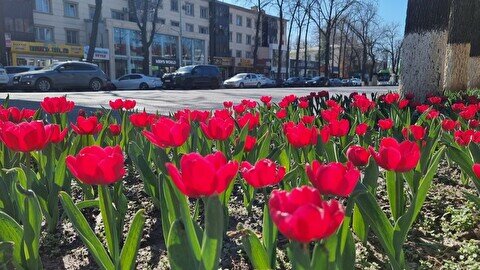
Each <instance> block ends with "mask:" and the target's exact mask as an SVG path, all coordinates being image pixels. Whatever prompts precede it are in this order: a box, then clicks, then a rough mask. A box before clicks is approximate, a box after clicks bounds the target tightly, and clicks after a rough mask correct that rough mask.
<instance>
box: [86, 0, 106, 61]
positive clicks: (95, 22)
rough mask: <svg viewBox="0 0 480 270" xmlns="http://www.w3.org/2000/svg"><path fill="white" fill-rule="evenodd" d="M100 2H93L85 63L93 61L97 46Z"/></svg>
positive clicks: (100, 12)
mask: <svg viewBox="0 0 480 270" xmlns="http://www.w3.org/2000/svg"><path fill="white" fill-rule="evenodd" d="M102 2H103V1H102V0H95V12H94V13H93V20H92V31H91V34H90V41H89V45H88V53H87V59H86V60H87V62H92V61H93V56H94V54H95V46H97V36H98V23H99V22H100V16H101V15H102Z"/></svg>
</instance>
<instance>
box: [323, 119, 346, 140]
mask: <svg viewBox="0 0 480 270" xmlns="http://www.w3.org/2000/svg"><path fill="white" fill-rule="evenodd" d="M328 127H329V129H330V135H331V136H334V137H343V136H347V134H348V131H349V130H350V122H348V120H347V119H342V120H332V121H331V122H330V123H329V124H328Z"/></svg>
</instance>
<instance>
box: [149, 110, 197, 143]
mask: <svg viewBox="0 0 480 270" xmlns="http://www.w3.org/2000/svg"><path fill="white" fill-rule="evenodd" d="M142 134H143V136H145V137H146V138H147V139H148V140H149V141H150V142H151V143H153V144H154V145H156V146H158V147H161V148H167V147H178V146H182V145H183V144H184V143H185V142H186V141H187V139H188V136H189V135H190V124H189V123H188V122H187V121H185V120H179V121H174V120H172V119H170V118H168V117H161V118H159V119H158V120H157V121H156V122H155V123H154V124H152V126H151V131H147V130H144V131H142Z"/></svg>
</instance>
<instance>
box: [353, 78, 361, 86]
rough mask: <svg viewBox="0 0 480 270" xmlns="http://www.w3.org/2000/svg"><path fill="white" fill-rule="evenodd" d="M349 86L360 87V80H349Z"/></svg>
mask: <svg viewBox="0 0 480 270" xmlns="http://www.w3.org/2000/svg"><path fill="white" fill-rule="evenodd" d="M350 84H351V85H352V86H362V80H360V79H359V78H351V79H350Z"/></svg>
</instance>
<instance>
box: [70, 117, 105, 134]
mask: <svg viewBox="0 0 480 270" xmlns="http://www.w3.org/2000/svg"><path fill="white" fill-rule="evenodd" d="M70 125H71V126H72V129H73V131H75V133H77V134H78V135H93V134H97V133H98V132H99V131H100V130H102V124H100V123H98V119H97V117H95V116H90V117H88V118H85V117H83V116H78V117H77V124H76V125H75V124H73V123H71V124H70Z"/></svg>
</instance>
